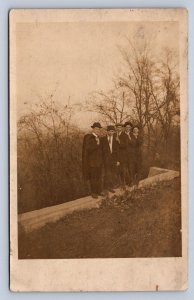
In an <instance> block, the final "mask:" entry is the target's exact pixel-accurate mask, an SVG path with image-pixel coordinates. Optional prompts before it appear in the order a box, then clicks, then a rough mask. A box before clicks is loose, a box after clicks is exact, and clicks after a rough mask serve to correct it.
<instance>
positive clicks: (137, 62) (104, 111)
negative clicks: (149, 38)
mask: <svg viewBox="0 0 194 300" xmlns="http://www.w3.org/2000/svg"><path fill="white" fill-rule="evenodd" d="M119 51H120V54H121V57H122V61H123V66H122V67H123V70H122V72H120V73H119V74H118V76H117V77H116V78H115V79H114V80H113V83H114V88H113V89H112V90H110V91H108V92H103V91H97V92H94V93H92V94H91V96H90V98H89V101H88V110H91V111H95V112H97V113H99V115H101V119H102V120H103V121H105V122H106V123H112V124H115V123H120V122H125V121H126V120H129V119H130V120H131V121H132V122H133V123H135V124H137V125H139V127H140V128H141V131H142V134H143V136H144V150H145V155H146V156H149V157H150V159H151V160H152V161H153V159H154V157H155V155H156V154H158V153H160V156H161V157H162V156H163V158H162V160H164V164H165V163H167V161H168V157H167V156H168V152H169V149H170V148H171V146H172V145H171V144H172V143H171V140H172V138H175V139H176V141H173V144H176V143H178V140H179V139H180V137H179V124H176V126H174V125H175V123H174V119H176V118H177V116H179V72H178V71H179V69H178V57H177V55H176V53H174V52H173V51H171V50H170V49H164V50H162V51H161V54H160V55H158V56H157V57H155V56H154V55H153V52H152V51H151V48H150V45H149V44H148V43H145V44H144V45H143V46H142V47H139V48H138V47H137V46H136V47H135V46H134V44H133V43H132V42H131V41H130V40H128V44H127V47H126V48H120V49H119ZM177 125H178V126H177ZM174 132H176V134H174ZM175 135H176V137H175ZM179 154H180V153H179ZM179 154H178V156H179ZM177 159H178V158H176V160H177Z"/></svg>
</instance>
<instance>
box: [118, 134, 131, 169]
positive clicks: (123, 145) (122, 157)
mask: <svg viewBox="0 0 194 300" xmlns="http://www.w3.org/2000/svg"><path fill="white" fill-rule="evenodd" d="M117 145H118V161H119V162H120V163H128V150H129V138H128V136H127V135H126V133H125V132H122V133H121V134H120V136H119V142H117Z"/></svg>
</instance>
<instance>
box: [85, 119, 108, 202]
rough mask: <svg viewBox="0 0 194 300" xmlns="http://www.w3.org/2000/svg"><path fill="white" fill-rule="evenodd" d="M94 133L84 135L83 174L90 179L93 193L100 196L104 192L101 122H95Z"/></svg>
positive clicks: (93, 195)
mask: <svg viewBox="0 0 194 300" xmlns="http://www.w3.org/2000/svg"><path fill="white" fill-rule="evenodd" d="M91 127H92V133H91V134H87V135H85V137H84V142H83V149H82V159H83V161H82V167H83V176H84V178H85V179H86V180H89V181H90V187H91V195H92V197H93V198H98V195H101V196H102V195H103V194H102V180H101V179H102V164H103V158H102V143H101V139H100V136H99V135H100V129H101V128H102V127H101V125H100V123H98V122H95V123H94V124H93V125H92V126H91Z"/></svg>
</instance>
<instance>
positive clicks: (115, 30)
mask: <svg viewBox="0 0 194 300" xmlns="http://www.w3.org/2000/svg"><path fill="white" fill-rule="evenodd" d="M125 37H129V38H130V39H132V40H133V41H135V43H137V45H138V43H142V42H143V41H144V40H145V39H149V40H150V41H152V50H153V54H154V55H156V56H160V53H161V50H162V48H164V47H169V48H171V49H173V50H174V51H176V52H177V53H178V40H179V39H178V23H176V22H155V23H154V22H147V23H143V22H119V23H118V22H114V23H112V22H106V23H96V22H79V23H78V22H77V23H76V22H71V23H19V24H18V25H17V34H16V42H17V51H16V55H17V56H16V57H17V58H16V64H17V65H16V74H17V75H16V76H17V101H18V117H20V116H21V115H22V114H24V113H27V112H29V111H30V109H31V108H32V107H33V106H34V104H35V103H37V102H38V99H39V98H38V96H42V97H45V96H46V95H48V94H51V93H52V92H53V91H54V90H55V89H56V92H55V99H56V100H57V101H58V102H61V103H64V104H65V103H66V102H67V100H68V98H69V97H70V99H71V103H72V104H74V103H84V102H85V100H86V99H87V97H88V94H89V93H90V92H92V91H94V90H99V89H101V90H108V89H109V88H111V87H112V78H113V77H114V76H115V75H116V74H119V71H120V70H121V64H122V59H121V56H120V53H119V50H118V46H122V47H126V45H127V41H126V38H125ZM56 87H57V88H56ZM95 117H96V116H95V115H91V113H85V112H77V113H76V114H75V116H74V123H76V124H77V125H78V126H80V127H82V128H87V127H88V126H89V127H90V125H91V123H93V122H94V121H98V120H95Z"/></svg>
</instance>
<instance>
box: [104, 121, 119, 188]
mask: <svg viewBox="0 0 194 300" xmlns="http://www.w3.org/2000/svg"><path fill="white" fill-rule="evenodd" d="M114 133H115V127H114V126H112V125H109V126H107V135H106V136H104V137H103V138H102V153H103V164H104V188H105V189H106V190H107V191H109V192H111V193H115V191H114V189H113V188H114V185H115V181H116V168H117V166H119V164H120V163H119V161H118V143H117V141H116V137H115V135H114Z"/></svg>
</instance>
